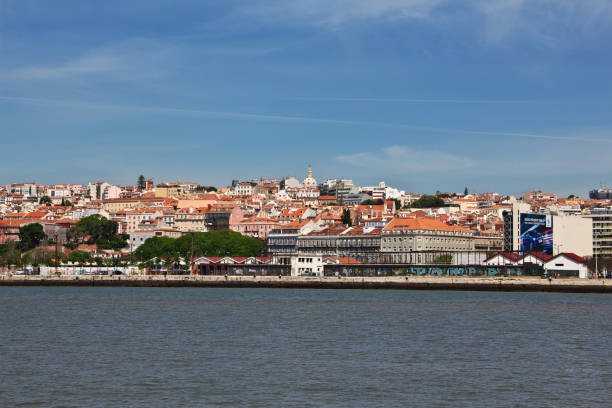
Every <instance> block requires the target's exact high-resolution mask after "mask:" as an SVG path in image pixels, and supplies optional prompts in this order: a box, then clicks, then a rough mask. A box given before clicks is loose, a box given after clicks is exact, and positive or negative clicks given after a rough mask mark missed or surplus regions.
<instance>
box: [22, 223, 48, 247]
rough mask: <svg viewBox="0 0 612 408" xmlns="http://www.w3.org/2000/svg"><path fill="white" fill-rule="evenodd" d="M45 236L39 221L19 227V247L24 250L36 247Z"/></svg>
mask: <svg viewBox="0 0 612 408" xmlns="http://www.w3.org/2000/svg"><path fill="white" fill-rule="evenodd" d="M46 238H47V234H45V232H44V231H43V227H42V225H40V224H39V223H34V224H28V225H24V226H23V227H21V228H19V247H20V249H21V250H22V251H24V252H25V251H29V250H30V249H33V248H36V247H37V246H38V245H39V244H40V242H41V241H43V240H44V239H46Z"/></svg>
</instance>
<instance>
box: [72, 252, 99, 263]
mask: <svg viewBox="0 0 612 408" xmlns="http://www.w3.org/2000/svg"><path fill="white" fill-rule="evenodd" d="M68 260H69V261H70V262H73V263H77V264H79V265H83V264H86V263H90V262H92V260H93V258H92V257H91V254H90V253H89V252H85V251H72V252H71V253H70V255H68Z"/></svg>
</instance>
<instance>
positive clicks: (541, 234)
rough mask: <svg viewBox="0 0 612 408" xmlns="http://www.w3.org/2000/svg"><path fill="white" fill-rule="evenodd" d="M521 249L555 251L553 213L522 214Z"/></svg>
mask: <svg viewBox="0 0 612 408" xmlns="http://www.w3.org/2000/svg"><path fill="white" fill-rule="evenodd" d="M520 221H521V228H520V233H521V239H520V250H521V251H526V252H527V251H528V252H544V253H545V254H548V255H552V253H553V225H552V215H544V214H521V218H520Z"/></svg>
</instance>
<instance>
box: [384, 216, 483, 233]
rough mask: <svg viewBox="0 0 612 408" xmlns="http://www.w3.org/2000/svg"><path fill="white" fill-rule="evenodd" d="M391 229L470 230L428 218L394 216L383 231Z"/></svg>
mask: <svg viewBox="0 0 612 408" xmlns="http://www.w3.org/2000/svg"><path fill="white" fill-rule="evenodd" d="M393 230H429V231H454V232H472V231H471V230H469V229H467V228H462V227H453V226H450V225H447V224H445V223H443V222H442V221H438V220H436V219H430V218H394V219H393V220H391V222H390V223H389V224H387V226H386V227H385V228H384V231H393Z"/></svg>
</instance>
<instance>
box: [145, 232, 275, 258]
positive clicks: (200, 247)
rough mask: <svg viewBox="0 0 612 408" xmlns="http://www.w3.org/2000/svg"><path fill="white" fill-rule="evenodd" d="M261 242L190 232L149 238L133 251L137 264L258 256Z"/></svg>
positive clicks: (231, 234)
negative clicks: (213, 257) (152, 260)
mask: <svg viewBox="0 0 612 408" xmlns="http://www.w3.org/2000/svg"><path fill="white" fill-rule="evenodd" d="M262 251H263V242H262V241H260V240H258V239H255V238H250V237H247V236H244V235H242V234H240V233H238V232H234V231H230V230H222V231H210V232H193V233H191V234H187V235H183V236H181V237H179V238H170V237H153V238H149V239H147V240H146V241H145V242H144V243H143V244H142V245H141V246H139V247H138V248H137V249H136V250H135V251H134V257H135V258H136V259H138V260H139V261H146V260H149V259H152V258H164V259H167V258H175V259H178V258H185V259H189V257H190V256H194V257H197V256H258V255H261V254H262Z"/></svg>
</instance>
